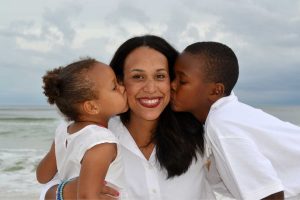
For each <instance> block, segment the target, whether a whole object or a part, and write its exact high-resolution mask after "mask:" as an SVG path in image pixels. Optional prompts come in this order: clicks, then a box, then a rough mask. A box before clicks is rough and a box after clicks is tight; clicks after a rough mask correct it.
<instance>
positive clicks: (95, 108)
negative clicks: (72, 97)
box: [82, 101, 100, 115]
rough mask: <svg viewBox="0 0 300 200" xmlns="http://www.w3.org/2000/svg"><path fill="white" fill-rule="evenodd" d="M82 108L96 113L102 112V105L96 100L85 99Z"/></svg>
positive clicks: (93, 113) (92, 113)
mask: <svg viewBox="0 0 300 200" xmlns="http://www.w3.org/2000/svg"><path fill="white" fill-rule="evenodd" d="M82 108H83V110H84V112H85V113H88V114H91V115H95V114H98V113H99V112H100V107H99V105H98V104H96V103H95V102H94V101H85V102H84V103H83V105H82Z"/></svg>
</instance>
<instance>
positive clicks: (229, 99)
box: [211, 92, 238, 110]
mask: <svg viewBox="0 0 300 200" xmlns="http://www.w3.org/2000/svg"><path fill="white" fill-rule="evenodd" d="M237 100H238V98H237V96H235V94H234V92H231V94H230V95H229V96H226V97H222V98H220V99H218V100H217V101H216V102H215V103H213V105H212V106H211V110H215V109H218V108H219V107H221V106H223V105H225V104H227V103H229V102H232V101H237Z"/></svg>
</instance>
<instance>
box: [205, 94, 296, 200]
mask: <svg viewBox="0 0 300 200" xmlns="http://www.w3.org/2000/svg"><path fill="white" fill-rule="evenodd" d="M205 138H206V154H205V157H206V158H205V159H206V160H207V163H209V161H210V166H209V167H208V165H207V169H209V170H207V171H208V178H209V180H210V182H211V183H212V184H215V188H216V189H217V190H218V191H219V192H220V191H221V192H220V193H222V194H231V195H233V196H234V197H235V198H236V199H251V200H252V199H262V198H263V197H266V196H268V195H270V194H273V193H276V192H279V191H282V190H283V191H284V195H285V198H286V199H300V127H298V126H295V125H293V124H291V123H288V122H284V121H281V120H279V119H277V118H276V117H274V116H271V115H269V114H267V113H265V112H263V111H261V110H259V109H255V108H253V107H251V106H248V105H246V104H243V103H241V102H239V101H238V99H237V97H236V96H235V95H234V94H233V93H232V94H231V95H230V96H228V97H224V98H221V99H219V100H218V101H217V102H215V103H214V104H213V105H212V107H211V109H210V112H209V114H208V117H207V120H206V122H205ZM224 185H226V187H224ZM227 189H228V190H227Z"/></svg>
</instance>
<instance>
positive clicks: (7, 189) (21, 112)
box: [0, 106, 300, 200]
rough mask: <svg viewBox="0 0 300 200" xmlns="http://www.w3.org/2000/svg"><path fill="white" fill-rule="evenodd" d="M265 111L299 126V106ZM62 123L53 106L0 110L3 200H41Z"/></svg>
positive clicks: (0, 167)
mask: <svg viewBox="0 0 300 200" xmlns="http://www.w3.org/2000/svg"><path fill="white" fill-rule="evenodd" d="M263 110H265V111H266V112H268V113H270V114H273V115H275V116H277V117H278V118H280V119H282V120H284V121H289V122H292V123H294V124H296V125H300V106H295V107H289V106H280V107H265V108H263ZM61 120H62V117H61V116H60V115H59V114H58V113H57V111H56V110H55V109H54V108H51V107H46V106H26V107H20V106H19V107H11V106H2V107H0V199H14V200H15V199H22V200H24V199H38V197H39V192H40V190H41V185H40V184H39V183H38V182H37V181H36V178H35V169H36V166H37V164H38V162H39V161H40V160H41V158H42V157H43V156H44V155H45V154H46V153H47V151H48V150H49V148H50V145H51V143H52V141H53V136H54V131H55V128H56V126H57V125H58V124H59V122H60V121H61Z"/></svg>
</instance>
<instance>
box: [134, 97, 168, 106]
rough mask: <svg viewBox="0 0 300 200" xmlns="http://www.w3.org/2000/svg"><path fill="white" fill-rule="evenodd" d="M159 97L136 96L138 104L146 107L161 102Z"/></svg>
mask: <svg viewBox="0 0 300 200" xmlns="http://www.w3.org/2000/svg"><path fill="white" fill-rule="evenodd" d="M161 99H162V98H161V97H156V98H138V100H139V102H140V104H141V105H142V106H144V107H146V108H154V107H157V106H158V105H159V104H160V102H161Z"/></svg>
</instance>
